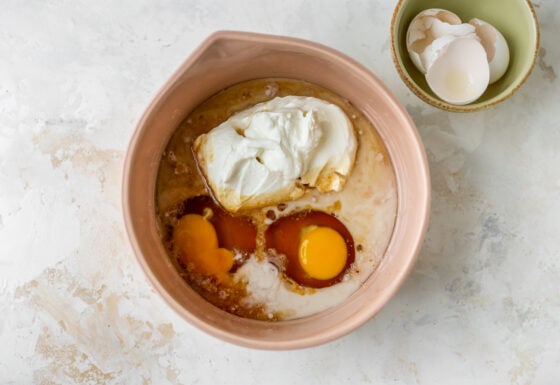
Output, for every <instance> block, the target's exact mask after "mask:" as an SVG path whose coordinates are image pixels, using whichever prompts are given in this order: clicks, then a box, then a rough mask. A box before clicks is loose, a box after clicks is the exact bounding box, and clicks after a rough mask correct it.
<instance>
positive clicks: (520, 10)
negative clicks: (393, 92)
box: [391, 0, 539, 111]
mask: <svg viewBox="0 0 560 385" xmlns="http://www.w3.org/2000/svg"><path fill="white" fill-rule="evenodd" d="M429 8H442V9H447V10H449V11H451V12H454V13H455V14H457V15H458V16H459V17H460V18H461V20H462V21H463V22H464V23H466V22H468V21H469V20H470V19H472V18H475V17H476V18H478V19H481V20H484V21H486V22H488V23H490V24H492V25H493V26H494V27H496V28H497V29H498V30H499V31H500V32H501V33H502V35H504V37H505V39H506V41H507V43H508V47H509V50H510V63H509V67H508V70H507V72H506V73H505V74H504V76H503V77H502V78H501V79H499V80H498V81H497V82H495V83H493V84H491V85H490V86H489V87H488V89H487V90H486V91H485V92H484V94H483V95H482V96H481V97H480V98H479V99H478V100H476V101H475V102H473V103H471V104H469V105H466V106H455V105H452V104H449V103H446V102H444V101H442V100H441V99H439V98H438V97H437V96H436V95H435V94H434V93H433V92H432V91H431V90H430V87H429V86H428V84H427V83H426V79H425V76H424V75H423V74H422V73H421V72H420V71H419V70H418V69H417V68H416V67H415V66H414V64H413V63H412V61H411V60H410V57H409V55H408V52H407V49H406V32H407V29H408V26H409V24H410V22H411V21H412V19H413V18H414V16H416V15H417V14H418V13H419V12H421V11H423V10H425V9H429ZM391 39H392V49H393V59H394V61H395V64H396V66H397V69H398V71H399V74H400V76H401V77H402V78H403V80H404V82H405V83H406V84H407V86H408V87H410V89H411V90H412V91H414V92H415V93H416V94H417V95H418V96H419V97H420V98H422V99H423V100H424V101H426V102H428V103H430V104H433V105H435V106H436V107H440V108H444V109H448V110H453V111H473V110H478V109H481V108H486V107H489V106H491V105H494V104H496V103H499V102H501V101H502V100H504V99H505V98H507V97H509V96H511V95H512V94H513V93H514V92H515V91H516V90H517V89H518V88H519V87H520V86H521V85H522V83H523V82H524V81H525V79H526V78H527V77H528V76H529V74H530V72H531V70H532V68H533V66H534V64H535V61H536V56H537V53H538V45H539V31H538V24H537V19H536V15H535V12H534V10H533V8H532V6H531V4H530V2H529V1H528V0H492V1H488V0H469V1H464V0H401V1H399V3H398V5H397V7H396V9H395V13H394V15H393V21H392V24H391Z"/></svg>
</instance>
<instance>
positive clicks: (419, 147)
mask: <svg viewBox="0 0 560 385" xmlns="http://www.w3.org/2000/svg"><path fill="white" fill-rule="evenodd" d="M224 38H226V39H237V40H239V39H241V40H247V41H253V42H254V41H255V39H257V40H259V41H260V43H270V42H274V43H276V44H281V45H283V46H286V47H292V48H294V47H299V48H305V49H306V50H309V51H310V52H314V53H320V54H321V55H323V56H325V57H327V58H329V60H337V61H338V62H340V63H342V64H343V65H344V66H346V67H348V68H349V70H351V71H356V72H358V73H360V74H361V75H363V76H366V77H368V78H369V79H371V81H373V82H374V83H377V84H376V85H377V86H379V87H380V89H381V90H382V91H383V92H384V97H387V99H388V101H389V102H390V103H391V104H392V105H394V106H395V108H396V111H397V112H398V114H399V116H400V117H401V118H402V119H404V120H405V122H406V124H407V127H406V130H407V134H408V135H411V139H412V141H413V143H414V149H415V150H416V152H417V156H416V157H415V159H416V160H417V161H418V162H419V163H418V165H417V168H418V169H419V170H420V174H421V180H422V182H423V183H422V186H419V194H420V195H422V197H423V198H424V199H423V201H422V206H421V207H419V213H420V217H421V218H420V219H419V226H418V227H417V229H416V230H415V233H414V234H415V237H414V239H412V240H411V242H410V244H411V245H413V246H412V250H411V253H410V255H409V256H408V258H407V259H406V264H403V265H402V267H401V268H400V269H399V271H398V274H396V275H395V277H394V279H392V280H391V285H389V287H387V288H386V290H384V292H383V294H382V295H381V297H382V298H380V299H378V300H377V301H376V306H370V307H367V308H365V309H363V311H360V312H359V313H355V314H351V315H350V317H349V320H348V319H347V320H345V321H344V322H343V323H341V324H339V325H337V327H332V328H330V329H326V330H323V331H322V332H320V333H314V334H311V335H308V336H305V337H302V338H299V339H286V340H283V341H270V340H261V339H258V338H255V339H253V338H249V337H246V336H240V335H237V334H235V333H231V332H229V331H225V330H222V329H219V328H217V327H215V326H213V325H209V324H208V323H206V322H204V320H201V319H199V318H198V317H196V316H195V315H193V314H191V313H190V312H189V311H188V309H185V308H184V307H183V306H182V305H181V304H180V303H178V301H177V300H176V299H175V298H173V297H172V296H171V294H170V293H168V292H167V290H166V289H165V288H164V287H163V286H162V285H161V283H160V282H159V280H158V279H157V277H156V276H155V274H154V272H152V270H151V268H150V267H149V266H148V262H147V260H146V257H145V256H144V254H143V252H142V249H141V247H140V244H139V239H138V237H137V234H136V230H135V228H134V226H133V220H132V217H133V215H134V213H133V212H132V208H131V206H130V200H129V199H128V198H129V196H130V194H131V193H132V191H131V189H130V177H131V168H132V162H133V160H134V157H135V153H136V152H137V151H138V146H137V145H138V141H139V138H140V136H141V134H142V132H143V131H144V130H145V129H146V122H147V120H148V119H149V118H150V116H152V114H153V113H154V111H155V110H156V108H157V107H158V106H159V105H160V104H161V103H164V102H165V99H166V98H167V97H168V96H169V94H170V92H172V89H173V87H174V84H175V83H176V81H177V80H179V78H180V76H181V75H182V74H183V73H184V71H185V70H186V69H187V68H188V67H189V66H190V65H192V64H193V63H194V62H196V61H197V60H198V58H199V57H200V56H201V54H202V53H203V52H205V51H206V50H207V49H208V48H209V47H210V46H211V45H212V44H214V43H215V42H217V41H218V40H221V39H224ZM382 139H383V138H382ZM397 184H399V181H398V178H397ZM430 186H431V184H430V174H429V166H428V161H427V157H426V153H425V150H424V147H423V143H422V140H421V137H420V135H419V133H418V130H417V129H416V126H415V124H414V122H413V120H412V118H411V117H410V115H409V114H408V112H407V111H406V109H405V108H404V107H403V105H402V104H401V103H400V102H399V101H398V100H397V99H396V97H395V96H394V95H393V93H392V92H390V91H389V90H388V88H387V87H386V85H385V84H384V83H383V82H381V80H380V79H378V78H377V76H375V75H374V74H373V73H372V72H371V71H370V70H368V69H367V68H366V67H365V66H363V65H362V64H360V63H358V62H357V61H356V60H354V59H352V58H351V57H349V56H347V55H345V54H343V53H341V52H340V51H337V50H335V49H333V48H330V47H328V46H325V45H323V44H320V43H317V42H313V41H309V40H304V39H301V38H296V37H288V36H279V35H271V34H260V33H253V32H241V31H217V32H214V33H212V34H210V35H209V36H208V37H207V38H206V39H205V40H203V42H202V43H201V44H200V45H199V46H198V47H197V48H195V49H194V50H193V51H192V53H191V54H190V55H189V56H188V57H187V59H186V60H185V61H184V62H183V63H182V64H181V65H180V66H179V67H178V69H177V70H176V71H175V72H174V73H173V74H172V76H171V77H170V78H169V79H167V80H166V81H165V83H164V84H163V86H162V87H161V88H160V89H159V90H158V91H157V93H156V94H155V95H154V97H153V98H152V99H151V101H150V103H149V105H148V106H147V107H146V109H145V110H144V112H143V114H142V116H141V118H140V120H139V121H138V123H137V124H136V126H135V129H134V132H133V134H132V137H131V139H130V142H129V145H128V148H127V152H126V156H125V161H124V167H123V174H122V207H123V215H124V222H125V227H126V233H127V236H128V239H129V243H130V244H131V246H132V249H133V252H134V257H135V260H136V261H137V263H138V264H139V266H140V268H141V270H142V271H143V272H144V274H145V276H146V277H147V278H148V282H149V283H150V285H151V286H152V287H153V288H154V289H155V291H156V293H157V294H158V295H159V296H161V297H162V298H163V299H164V301H165V302H166V303H167V305H168V306H170V307H171V308H172V309H173V310H174V311H175V312H176V313H177V314H178V315H179V316H180V317H181V318H183V319H184V320H186V321H188V322H189V323H190V324H191V325H193V326H196V327H197V328H198V329H199V330H202V331H204V332H206V333H208V334H210V335H212V336H214V337H217V338H219V339H221V340H224V341H227V342H230V343H233V344H236V345H240V346H245V347H250V348H258V349H267V350H286V349H299V348H306V347H311V346H316V345H320V344H323V343H326V342H329V341H332V340H335V339H337V338H339V337H342V336H344V335H346V334H348V333H350V332H352V331H354V330H355V329H357V328H358V327H360V326H361V325H363V324H364V323H366V322H367V321H368V320H369V319H371V318H372V317H373V316H374V315H375V314H376V313H377V312H378V311H379V310H380V309H381V308H383V307H384V306H385V304H386V303H387V302H388V301H389V300H390V299H391V298H392V297H393V296H394V295H395V294H396V292H397V291H398V289H399V288H400V286H401V285H402V284H403V283H404V281H405V279H406V277H407V276H408V275H409V273H410V271H411V270H412V267H413V265H414V263H415V261H416V259H417V257H418V254H419V252H420V249H421V247H422V244H423V239H424V237H425V234H426V231H427V227H428V222H429V213H430V206H431V188H430ZM397 188H398V186H397ZM397 199H399V197H397ZM395 226H396V225H395ZM393 237H394V235H391V239H393ZM391 243H392V241H391V240H390V241H389V244H391ZM366 282H367V281H366ZM319 314H321V313H319ZM311 317H313V316H311ZM311 317H306V318H311ZM250 321H251V320H250ZM294 321H297V320H294ZM257 322H267V321H257ZM281 322H286V323H289V322H291V321H281Z"/></svg>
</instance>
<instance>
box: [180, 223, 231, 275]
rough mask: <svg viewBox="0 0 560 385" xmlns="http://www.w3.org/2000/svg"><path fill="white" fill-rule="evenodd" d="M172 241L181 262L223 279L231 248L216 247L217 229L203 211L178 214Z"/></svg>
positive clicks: (227, 266)
mask: <svg viewBox="0 0 560 385" xmlns="http://www.w3.org/2000/svg"><path fill="white" fill-rule="evenodd" d="M173 243H174V245H175V248H176V250H177V252H178V253H179V256H180V257H181V259H182V260H183V262H185V263H186V264H187V265H191V266H192V268H193V269H194V270H195V271H197V272H199V273H201V274H205V275H212V276H215V277H217V278H218V279H220V280H222V279H224V278H226V276H227V273H228V271H229V270H230V269H231V268H232V266H233V258H234V254H233V252H231V251H230V250H228V249H225V248H219V247H218V236H217V235H216V229H215V228H214V226H213V225H212V224H211V223H210V222H209V221H208V220H207V219H206V218H205V217H203V216H202V215H198V214H187V215H184V216H183V217H181V219H179V221H178V222H177V225H176V226H175V228H174V230H173Z"/></svg>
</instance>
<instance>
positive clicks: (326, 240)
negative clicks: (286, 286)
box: [299, 226, 347, 279]
mask: <svg viewBox="0 0 560 385" xmlns="http://www.w3.org/2000/svg"><path fill="white" fill-rule="evenodd" d="M346 256H347V250H346V242H345V241H344V238H342V236H341V235H340V234H339V233H338V232H337V231H336V230H333V229H331V228H330V227H324V226H308V227H305V228H303V229H302V234H301V241H300V245H299V262H300V264H301V267H302V268H303V270H305V272H306V273H307V274H309V276H310V277H312V278H316V279H331V278H334V277H336V276H337V275H338V274H340V272H341V271H342V270H343V269H344V267H345V266H346Z"/></svg>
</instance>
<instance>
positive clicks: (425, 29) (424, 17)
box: [406, 8, 461, 73]
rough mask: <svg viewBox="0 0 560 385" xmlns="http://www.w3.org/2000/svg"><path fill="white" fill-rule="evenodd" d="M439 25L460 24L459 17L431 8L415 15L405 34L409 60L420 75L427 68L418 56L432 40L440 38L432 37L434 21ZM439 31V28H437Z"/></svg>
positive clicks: (443, 10)
mask: <svg viewBox="0 0 560 385" xmlns="http://www.w3.org/2000/svg"><path fill="white" fill-rule="evenodd" d="M436 20H437V21H439V22H440V23H441V24H446V25H456V24H461V19H460V18H459V16H457V15H455V14H454V13H453V12H450V11H447V10H445V9H439V8H431V9H426V10H424V11H422V12H420V13H419V14H417V15H416V16H415V17H414V19H412V21H411V22H410V25H409V26H408V30H407V33H406V48H407V50H408V54H409V56H410V59H411V60H412V62H413V63H414V65H415V66H416V68H418V69H419V70H420V71H421V72H422V73H426V70H427V68H425V67H424V65H423V64H422V60H421V58H420V55H421V54H422V53H423V52H424V50H425V48H426V47H427V46H429V45H430V44H431V43H432V41H433V40H435V39H437V38H438V37H441V36H434V35H433V32H432V25H433V24H434V21H436ZM439 30H441V27H439Z"/></svg>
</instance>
